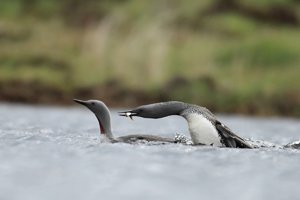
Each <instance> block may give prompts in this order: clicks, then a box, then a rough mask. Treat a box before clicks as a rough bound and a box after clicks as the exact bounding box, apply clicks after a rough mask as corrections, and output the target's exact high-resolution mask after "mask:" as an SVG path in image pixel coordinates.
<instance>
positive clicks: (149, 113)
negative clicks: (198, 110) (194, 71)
mask: <svg viewBox="0 0 300 200" xmlns="http://www.w3.org/2000/svg"><path fill="white" fill-rule="evenodd" d="M186 108H187V104H185V103H183V102H178V101H170V102H163V103H154V104H148V105H144V106H140V107H137V108H135V109H133V110H129V111H124V112H119V115H120V116H125V117H130V118H132V117H134V116H137V117H143V118H153V119H158V118H163V117H167V116H170V115H181V113H182V111H184V110H185V109H186Z"/></svg>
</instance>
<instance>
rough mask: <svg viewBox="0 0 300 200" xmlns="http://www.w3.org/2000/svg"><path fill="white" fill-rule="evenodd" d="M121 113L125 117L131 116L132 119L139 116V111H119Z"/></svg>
mask: <svg viewBox="0 0 300 200" xmlns="http://www.w3.org/2000/svg"><path fill="white" fill-rule="evenodd" d="M119 115H120V116H123V117H129V118H130V119H131V120H132V117H133V116H137V113H135V112H132V111H123V112H119Z"/></svg>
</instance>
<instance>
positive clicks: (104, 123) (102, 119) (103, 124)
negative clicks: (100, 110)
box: [95, 113, 114, 140]
mask: <svg viewBox="0 0 300 200" xmlns="http://www.w3.org/2000/svg"><path fill="white" fill-rule="evenodd" d="M95 115H96V117H97V119H98V122H99V129H100V135H101V136H104V137H106V138H108V139H109V140H114V136H113V133H112V131H111V122H110V121H111V120H110V115H109V113H108V114H107V115H105V116H103V115H102V116H99V115H98V114H95Z"/></svg>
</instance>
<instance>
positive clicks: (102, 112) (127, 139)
mask: <svg viewBox="0 0 300 200" xmlns="http://www.w3.org/2000/svg"><path fill="white" fill-rule="evenodd" d="M73 101H75V102H76V103H79V104H81V105H84V106H85V107H87V108H88V109H89V110H90V111H92V112H93V113H94V114H95V116H96V118H97V120H98V122H99V127H100V136H101V142H108V143H116V142H123V143H138V142H156V143H157V142H159V143H178V141H177V140H175V139H172V138H167V137H161V136H156V135H138V134H135V135H126V136H121V137H117V138H115V137H114V136H113V133H112V128H111V117H110V111H109V109H108V108H107V106H106V105H105V103H104V102H102V101H99V100H87V101H84V100H79V99H73Z"/></svg>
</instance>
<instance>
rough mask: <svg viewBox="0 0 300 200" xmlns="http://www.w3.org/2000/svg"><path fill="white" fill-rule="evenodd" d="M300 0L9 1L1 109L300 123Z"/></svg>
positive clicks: (1, 33) (0, 13) (0, 39)
mask: <svg viewBox="0 0 300 200" xmlns="http://www.w3.org/2000/svg"><path fill="white" fill-rule="evenodd" d="M299 86H300V0H201V1H195V0H89V1H85V0H65V1H62V0H1V1H0V101H6V102H24V103H34V104H35V103H39V104H41V103H42V104H71V103H72V101H71V99H72V98H83V99H92V98H96V99H101V100H103V101H104V102H106V103H107V104H108V105H109V106H118V107H121V106H136V105H139V104H144V103H150V102H157V101H167V100H180V101H186V102H190V103H196V104H199V105H203V106H206V107H208V108H209V109H211V110H213V111H217V112H227V113H228V112H231V113H237V112H238V113H245V114H257V115H289V116H298V117H299V116H300V89H299Z"/></svg>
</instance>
